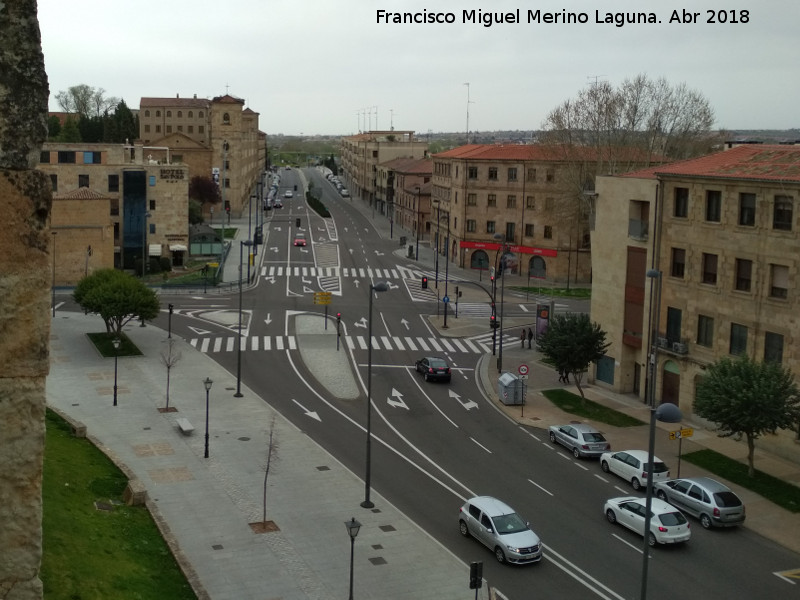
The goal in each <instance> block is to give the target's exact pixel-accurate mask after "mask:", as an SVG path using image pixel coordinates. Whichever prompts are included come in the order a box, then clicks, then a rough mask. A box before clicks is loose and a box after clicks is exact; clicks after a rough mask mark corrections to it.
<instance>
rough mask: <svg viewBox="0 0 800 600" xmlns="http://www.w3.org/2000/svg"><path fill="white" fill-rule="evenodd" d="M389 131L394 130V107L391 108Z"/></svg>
mask: <svg viewBox="0 0 800 600" xmlns="http://www.w3.org/2000/svg"><path fill="white" fill-rule="evenodd" d="M389 131H394V109H393V108H390V109H389Z"/></svg>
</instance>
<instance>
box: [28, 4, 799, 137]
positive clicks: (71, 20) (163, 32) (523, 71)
mask: <svg viewBox="0 0 800 600" xmlns="http://www.w3.org/2000/svg"><path fill="white" fill-rule="evenodd" d="M687 6H689V7H690V8H691V10H690V11H686V10H685V7H687ZM38 10H39V24H40V29H41V35H42V49H43V52H44V58H45V67H46V70H47V76H48V80H49V85H50V95H51V98H50V110H52V111H58V110H60V107H59V105H58V103H57V102H56V100H55V95H56V93H58V92H59V91H64V90H67V89H68V88H69V87H71V86H74V85H79V84H86V85H88V86H91V87H93V88H102V89H104V90H105V92H106V95H107V96H114V97H118V98H122V99H124V100H125V102H126V104H127V105H128V106H129V107H130V108H138V107H139V101H140V99H141V98H142V97H175V96H176V95H180V96H181V97H191V96H193V95H194V94H196V95H197V97H198V98H213V97H215V96H220V95H223V94H225V93H230V94H231V95H233V96H237V97H239V98H242V99H244V100H245V102H246V106H247V107H249V108H250V109H252V110H253V111H255V112H257V113H259V115H260V116H259V128H260V129H261V130H262V131H264V132H266V133H268V134H285V135H300V134H303V135H314V134H324V135H351V134H353V133H357V132H358V131H366V130H377V129H382V130H386V129H390V128H394V129H399V130H413V131H416V132H417V133H420V134H424V133H427V132H460V131H466V130H467V126H468V127H469V130H470V131H473V132H475V131H478V132H481V131H494V130H532V129H540V128H541V126H542V123H543V122H544V120H545V118H546V116H547V114H548V113H549V112H550V111H551V110H553V109H554V108H556V107H557V106H558V105H560V104H561V103H562V102H564V101H565V100H568V99H570V98H575V97H576V96H577V95H578V93H579V92H580V91H581V90H582V89H584V88H585V87H587V86H589V85H591V84H592V83H594V82H596V81H606V82H608V83H610V84H612V85H614V86H617V85H619V84H621V83H622V82H623V81H624V80H625V79H629V78H633V77H635V76H637V75H639V74H646V75H647V76H648V77H649V78H651V79H658V78H661V77H664V78H665V79H666V80H667V81H668V82H670V83H671V84H673V85H678V84H686V86H688V87H689V88H690V89H693V90H696V91H698V92H700V93H701V94H703V96H705V97H706V98H707V99H708V100H709V102H710V104H711V106H712V107H713V109H714V111H715V115H716V117H717V122H716V123H715V127H716V128H719V129H790V128H797V127H800V115H798V110H797V106H798V98H800V77H799V76H798V74H800V73H798V72H799V71H800V67H799V66H798V65H800V36H798V34H797V23H798V22H800V2H797V1H796V0H725V2H719V1H711V0H699V1H698V0H691V1H686V0H683V1H680V0H560V1H559V0H539V1H538V2H537V1H534V0H527V1H525V0H492V1H491V2H483V3H477V2H476V3H473V2H471V0H458V1H455V0H428V1H427V2H424V1H418V0H381V1H378V2H376V1H375V0H225V1H223V2H220V1H219V0H214V1H210V0H193V1H189V0H160V1H158V2H155V1H153V0H139V1H138V2H135V3H131V2H123V1H121V0H73V1H71V2H66V1H65V0H39V2H38ZM379 11H384V14H385V13H391V14H393V15H394V14H398V13H400V14H401V15H402V14H403V13H412V14H418V15H419V16H420V17H422V18H428V19H431V18H436V17H437V15H438V17H439V18H440V19H450V20H452V21H453V22H452V23H436V22H430V23H426V22H422V23H405V24H403V23H393V22H389V23H386V22H382V23H379V22H378V21H379ZM472 11H474V12H475V14H476V16H477V13H478V11H482V15H483V18H484V19H485V18H486V14H485V13H489V15H490V16H494V15H499V14H503V15H504V14H506V13H511V16H512V17H514V18H515V19H516V18H517V15H518V21H517V22H514V21H511V20H510V19H508V18H506V19H505V21H506V22H504V23H496V22H495V23H492V24H491V25H490V26H488V27H487V26H485V24H484V22H482V21H481V20H480V17H478V18H477V19H475V20H474V21H473V22H470V20H469V19H468V17H469V14H470V13H471V12H472ZM536 11H540V13H539V19H540V20H539V22H529V15H531V16H535V13H536ZM673 11H675V13H676V14H675V15H673ZM618 13H619V14H633V15H636V14H637V13H645V14H646V15H648V16H649V15H650V13H652V14H653V16H654V18H655V19H657V20H659V21H660V23H626V24H623V25H622V26H617V25H616V24H615V23H614V22H613V20H614V15H615V14H618ZM548 14H549V16H550V18H551V21H552V20H553V19H556V18H557V19H558V22H549V23H548V22H545V15H548ZM565 14H573V15H576V16H578V17H581V18H585V20H586V22H585V23H564V22H563V19H564V16H565ZM607 14H609V15H610V20H611V21H612V22H611V23H606V22H604V21H605V20H606V15H607ZM712 16H713V17H714V21H715V22H712V23H709V22H708V21H709V19H710V18H711V17H712ZM673 17H677V20H675V21H674V22H670V20H671V19H672V18H673ZM723 19H724V20H725V22H720V21H722V20H723ZM598 20H599V21H600V22H598ZM734 20H735V21H737V22H736V23H732V22H731V21H734ZM466 84H468V85H466Z"/></svg>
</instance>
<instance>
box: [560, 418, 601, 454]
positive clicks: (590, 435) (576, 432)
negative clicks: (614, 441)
mask: <svg viewBox="0 0 800 600" xmlns="http://www.w3.org/2000/svg"><path fill="white" fill-rule="evenodd" d="M550 441H551V442H553V443H554V444H556V443H558V444H561V445H562V446H564V447H565V448H567V449H569V450H570V451H571V452H572V455H573V456H574V457H575V458H582V457H591V458H597V457H599V456H600V455H601V454H603V452H608V451H609V450H611V444H609V443H608V442H607V441H606V438H605V437H603V434H602V433H600V432H599V431H598V430H597V429H595V428H594V427H592V426H591V425H584V424H583V423H576V424H570V425H551V426H550Z"/></svg>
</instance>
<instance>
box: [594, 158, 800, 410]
mask: <svg viewBox="0 0 800 600" xmlns="http://www.w3.org/2000/svg"><path fill="white" fill-rule="evenodd" d="M596 191H597V217H596V226H595V228H594V231H593V233H592V238H593V239H592V254H593V260H594V269H595V273H596V274H597V277H595V280H594V283H593V286H592V320H594V321H596V322H597V323H599V324H600V326H601V327H602V329H603V330H604V331H605V332H606V333H607V340H608V341H609V342H610V343H611V345H610V347H609V349H608V353H607V356H606V358H605V359H604V360H602V361H600V362H599V363H598V364H597V365H596V367H595V369H594V373H593V375H594V379H595V381H596V383H598V384H599V385H604V386H608V387H610V388H612V389H614V390H615V391H618V392H621V393H631V394H636V395H637V396H639V397H641V398H643V399H649V398H651V397H653V398H654V399H655V403H656V404H658V403H661V402H672V403H675V404H677V405H678V406H679V407H680V409H681V411H682V412H683V414H684V416H686V415H689V414H691V413H692V407H693V404H694V398H695V390H696V387H697V384H698V382H699V380H700V379H701V378H702V377H703V374H704V371H705V369H706V367H707V366H708V365H709V364H711V363H713V362H715V361H717V360H719V359H720V358H723V357H728V356H740V355H747V356H749V357H750V358H752V359H754V360H756V361H764V360H767V361H777V362H780V363H781V364H784V365H786V366H787V367H789V368H790V369H791V370H792V371H793V372H794V373H800V350H798V345H797V343H796V342H797V340H798V336H799V335H800V316H799V315H800V297H799V296H798V293H797V290H798V277H800V237H799V236H798V232H799V231H800V219H799V218H798V217H799V216H800V215H799V214H798V213H800V211H799V210H798V198H800V147H799V146H762V145H750V146H738V147H734V148H732V149H730V150H726V151H723V152H719V153H716V154H713V155H709V156H705V157H701V158H697V159H692V160H687V161H682V162H678V163H673V164H670V165H662V166H660V167H655V168H651V169H647V170H643V171H637V172H634V173H630V174H627V175H624V176H619V177H599V178H598V179H597V188H596ZM648 273H649V276H648ZM654 375H655V378H654V379H653V376H654ZM651 388H652V392H651Z"/></svg>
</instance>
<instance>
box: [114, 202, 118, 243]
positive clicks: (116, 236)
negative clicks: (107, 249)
mask: <svg viewBox="0 0 800 600" xmlns="http://www.w3.org/2000/svg"><path fill="white" fill-rule="evenodd" d="M117 210H118V211H119V208H117ZM118 240H119V222H117V223H114V241H115V242H116V241H118Z"/></svg>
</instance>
